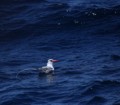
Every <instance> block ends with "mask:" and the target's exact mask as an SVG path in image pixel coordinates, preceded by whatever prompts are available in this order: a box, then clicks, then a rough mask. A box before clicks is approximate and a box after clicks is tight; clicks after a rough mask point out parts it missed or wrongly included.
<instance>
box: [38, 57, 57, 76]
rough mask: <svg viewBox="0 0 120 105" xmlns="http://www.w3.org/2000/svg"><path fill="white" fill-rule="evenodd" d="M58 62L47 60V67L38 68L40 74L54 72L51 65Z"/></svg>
mask: <svg viewBox="0 0 120 105" xmlns="http://www.w3.org/2000/svg"><path fill="white" fill-rule="evenodd" d="M54 62H58V60H54V59H48V62H47V65H46V66H43V67H42V68H39V69H40V70H41V72H42V73H45V74H49V73H53V72H54V66H53V63H54Z"/></svg>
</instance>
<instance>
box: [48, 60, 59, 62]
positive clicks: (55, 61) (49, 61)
mask: <svg viewBox="0 0 120 105" xmlns="http://www.w3.org/2000/svg"><path fill="white" fill-rule="evenodd" d="M48 62H59V60H55V59H48Z"/></svg>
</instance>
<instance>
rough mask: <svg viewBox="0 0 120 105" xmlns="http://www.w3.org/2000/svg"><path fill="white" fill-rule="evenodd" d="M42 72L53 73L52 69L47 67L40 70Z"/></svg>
mask: <svg viewBox="0 0 120 105" xmlns="http://www.w3.org/2000/svg"><path fill="white" fill-rule="evenodd" d="M41 70H42V72H45V73H49V72H51V71H53V69H52V68H51V67H47V66H44V67H42V68H41Z"/></svg>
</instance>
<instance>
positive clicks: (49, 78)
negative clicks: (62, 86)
mask: <svg viewBox="0 0 120 105" xmlns="http://www.w3.org/2000/svg"><path fill="white" fill-rule="evenodd" d="M39 78H40V79H41V78H42V79H43V80H45V81H46V82H47V83H49V84H51V83H54V81H55V75H54V73H51V74H43V73H39Z"/></svg>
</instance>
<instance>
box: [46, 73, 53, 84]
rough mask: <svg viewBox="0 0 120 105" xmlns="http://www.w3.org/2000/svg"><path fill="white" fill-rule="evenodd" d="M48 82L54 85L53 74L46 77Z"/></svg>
mask: <svg viewBox="0 0 120 105" xmlns="http://www.w3.org/2000/svg"><path fill="white" fill-rule="evenodd" d="M46 81H47V83H50V84H51V83H53V82H54V75H53V74H48V75H46Z"/></svg>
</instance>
